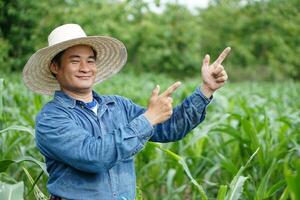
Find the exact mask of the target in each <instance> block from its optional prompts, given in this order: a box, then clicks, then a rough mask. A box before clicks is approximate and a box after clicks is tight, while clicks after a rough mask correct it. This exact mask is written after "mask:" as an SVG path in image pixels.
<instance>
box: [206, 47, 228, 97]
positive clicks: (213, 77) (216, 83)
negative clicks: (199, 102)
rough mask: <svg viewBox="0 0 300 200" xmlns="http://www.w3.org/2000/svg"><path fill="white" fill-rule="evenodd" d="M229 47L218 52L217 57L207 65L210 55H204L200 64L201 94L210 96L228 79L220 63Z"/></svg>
mask: <svg viewBox="0 0 300 200" xmlns="http://www.w3.org/2000/svg"><path fill="white" fill-rule="evenodd" d="M230 50H231V48H230V47H227V48H226V49H224V51H223V52H222V53H221V54H220V56H219V57H218V59H217V60H216V61H215V62H214V63H213V64H211V65H209V60H210V57H209V55H206V56H205V58H204V60H203V65H202V70H201V71H202V80H203V84H202V86H201V91H202V92H203V94H204V95H205V96H206V97H208V98H210V97H211V95H212V94H213V93H214V92H215V91H216V90H217V89H219V88H220V87H222V86H223V85H224V84H225V81H226V80H227V79H228V76H227V73H226V71H225V70H224V67H223V65H222V62H223V60H224V59H225V58H226V56H227V55H228V53H229V52H230Z"/></svg>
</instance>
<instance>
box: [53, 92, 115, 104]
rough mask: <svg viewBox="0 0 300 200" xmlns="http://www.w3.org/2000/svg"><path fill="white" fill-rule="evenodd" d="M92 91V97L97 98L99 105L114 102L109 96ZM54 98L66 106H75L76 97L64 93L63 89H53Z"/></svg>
mask: <svg viewBox="0 0 300 200" xmlns="http://www.w3.org/2000/svg"><path fill="white" fill-rule="evenodd" d="M92 92H93V97H94V98H95V99H96V100H97V102H98V104H99V106H103V105H107V104H110V103H116V102H115V101H114V100H112V99H110V98H104V97H103V96H102V95H99V94H97V93H96V92H95V91H92ZM54 99H56V100H58V101H59V102H60V103H61V104H62V105H63V106H65V107H68V108H75V106H76V102H77V100H76V99H73V98H72V97H70V96H68V95H67V94H65V93H64V92H63V91H55V93H54Z"/></svg>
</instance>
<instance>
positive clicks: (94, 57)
mask: <svg viewBox="0 0 300 200" xmlns="http://www.w3.org/2000/svg"><path fill="white" fill-rule="evenodd" d="M88 58H92V59H94V60H96V56H89V57H88Z"/></svg>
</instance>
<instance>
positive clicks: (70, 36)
mask: <svg viewBox="0 0 300 200" xmlns="http://www.w3.org/2000/svg"><path fill="white" fill-rule="evenodd" d="M80 44H83V45H89V46H91V47H92V48H93V49H94V50H95V51H96V52H97V60H96V66H97V74H96V79H95V84H96V83H100V82H102V81H104V80H105V79H107V78H109V77H111V76H112V75H114V74H116V73H117V72H119V71H120V70H121V68H122V67H123V66H124V65H125V63H126V60H127V51H126V47H125V46H124V44H123V43H122V42H120V41H119V40H117V39H115V38H111V37H106V36H86V34H85V32H84V31H83V29H82V28H81V27H80V26H79V25H77V24H65V25H62V26H59V27H57V28H55V29H54V30H53V31H52V32H51V33H50V35H49V37H48V47H45V48H42V49H40V50H38V51H37V52H35V53H34V54H33V55H32V56H31V57H30V58H29V60H28V61H27V63H26V65H25V67H24V69H23V80H24V82H25V84H26V85H27V86H28V87H29V88H30V89H31V90H32V91H34V92H37V93H40V94H45V95H52V94H53V93H54V91H55V90H59V89H60V87H59V84H58V82H57V80H56V78H55V77H54V76H53V75H52V73H51V72H50V68H49V66H50V63H51V60H52V59H53V57H54V56H55V55H56V54H58V53H59V52H61V51H63V50H65V49H67V48H69V47H72V46H74V45H80Z"/></svg>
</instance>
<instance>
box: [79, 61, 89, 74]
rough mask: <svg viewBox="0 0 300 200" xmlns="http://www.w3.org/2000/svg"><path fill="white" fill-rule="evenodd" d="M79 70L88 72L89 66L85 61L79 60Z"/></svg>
mask: <svg viewBox="0 0 300 200" xmlns="http://www.w3.org/2000/svg"><path fill="white" fill-rule="evenodd" d="M79 70H80V71H82V72H89V71H90V68H89V65H88V63H87V62H85V61H80V68H79Z"/></svg>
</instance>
